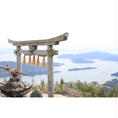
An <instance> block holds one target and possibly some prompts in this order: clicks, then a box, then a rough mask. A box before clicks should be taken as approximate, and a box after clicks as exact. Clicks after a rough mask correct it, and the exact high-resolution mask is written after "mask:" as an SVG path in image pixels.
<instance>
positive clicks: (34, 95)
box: [30, 89, 43, 97]
mask: <svg viewBox="0 0 118 118" xmlns="http://www.w3.org/2000/svg"><path fill="white" fill-rule="evenodd" d="M30 97H43V95H42V93H41V91H40V90H38V89H37V90H34V91H33V92H32V93H31V95H30Z"/></svg>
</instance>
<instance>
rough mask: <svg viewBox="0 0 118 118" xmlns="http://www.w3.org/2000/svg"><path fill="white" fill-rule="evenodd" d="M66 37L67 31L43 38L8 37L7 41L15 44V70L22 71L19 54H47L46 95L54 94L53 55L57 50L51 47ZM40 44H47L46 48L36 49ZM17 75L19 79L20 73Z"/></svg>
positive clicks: (51, 95)
mask: <svg viewBox="0 0 118 118" xmlns="http://www.w3.org/2000/svg"><path fill="white" fill-rule="evenodd" d="M67 38H68V33H64V34H62V35H60V36H57V37H54V38H51V39H45V40H30V41H13V40H10V39H8V42H9V43H12V44H13V45H14V46H16V50H15V53H16V56H17V67H16V68H17V71H20V72H22V63H21V54H25V55H39V56H47V59H48V61H47V62H48V67H47V69H48V97H53V96H54V77H53V56H54V55H57V54H58V51H57V50H54V49H53V45H59V42H61V41H65V40H67ZM41 45H43V46H47V50H37V47H38V46H41ZM21 46H28V47H29V50H22V49H21ZM18 76H19V78H20V79H21V75H18Z"/></svg>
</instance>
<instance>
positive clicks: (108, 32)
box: [0, 0, 118, 49]
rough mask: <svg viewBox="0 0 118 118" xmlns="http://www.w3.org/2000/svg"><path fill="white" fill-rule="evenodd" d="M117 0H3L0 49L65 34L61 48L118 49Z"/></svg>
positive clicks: (0, 17) (1, 4)
mask: <svg viewBox="0 0 118 118" xmlns="http://www.w3.org/2000/svg"><path fill="white" fill-rule="evenodd" d="M116 2H117V0H19V1H18V0H1V1H0V49H2V48H13V46H12V45H11V44H9V43H8V41H7V40H8V39H12V40H38V39H48V38H52V37H55V36H58V35H60V34H63V33H65V32H68V33H69V37H68V40H67V41H65V42H62V43H60V45H59V46H55V47H56V48H58V49H107V48H109V49H116V48H117V44H118V38H117V33H116V31H117V26H118V24H117V22H116V21H117V19H118V18H117V16H116V12H117V8H116Z"/></svg>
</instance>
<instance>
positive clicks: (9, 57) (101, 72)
mask: <svg viewBox="0 0 118 118" xmlns="http://www.w3.org/2000/svg"><path fill="white" fill-rule="evenodd" d="M83 52H87V51H82V50H80V51H79V50H66V51H63V50H60V53H59V54H60V55H61V54H63V53H64V54H68V53H70V54H77V53H83ZM111 52H113V53H116V52H115V51H112V50H111ZM0 61H16V56H15V54H13V52H12V53H11V52H10V53H8V52H6V53H0ZM94 61H95V63H87V64H85V63H73V62H72V61H71V60H69V59H60V58H58V56H54V62H59V63H64V65H62V66H60V67H54V71H61V72H60V73H54V81H55V82H56V81H60V79H61V78H63V79H64V81H65V82H70V81H76V80H79V81H81V82H92V81H96V82H99V83H104V82H106V81H108V80H111V79H113V78H115V77H112V76H111V74H112V73H115V72H117V68H118V62H114V61H100V60H94ZM86 67H96V69H91V70H79V71H68V69H71V68H86ZM32 79H34V80H35V84H39V83H40V81H41V80H45V81H46V82H47V75H36V76H34V77H29V76H28V77H23V81H26V82H31V81H32Z"/></svg>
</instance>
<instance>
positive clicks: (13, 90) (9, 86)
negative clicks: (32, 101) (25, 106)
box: [0, 65, 32, 97]
mask: <svg viewBox="0 0 118 118" xmlns="http://www.w3.org/2000/svg"><path fill="white" fill-rule="evenodd" d="M0 68H3V69H5V70H7V71H8V72H9V75H10V80H9V81H8V82H7V83H6V84H4V83H0V84H1V86H0V90H1V93H3V94H5V95H6V96H8V97H23V96H24V95H26V94H27V93H28V92H29V91H30V90H31V87H32V85H31V86H30V87H28V86H26V85H25V84H24V83H23V82H22V81H21V80H20V78H19V77H18V75H19V74H22V75H25V76H26V75H27V74H25V73H23V72H18V71H17V70H16V69H11V68H10V66H8V65H7V66H6V67H3V66H0Z"/></svg>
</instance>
